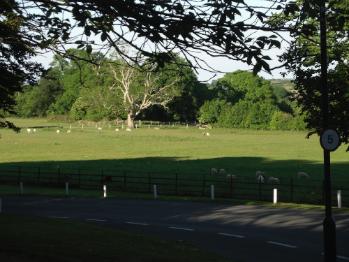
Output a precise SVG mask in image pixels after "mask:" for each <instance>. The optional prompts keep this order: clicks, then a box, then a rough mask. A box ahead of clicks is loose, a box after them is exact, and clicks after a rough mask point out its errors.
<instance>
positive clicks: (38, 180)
mask: <svg viewBox="0 0 349 262" xmlns="http://www.w3.org/2000/svg"><path fill="white" fill-rule="evenodd" d="M40 177H41V168H40V167H38V177H37V183H38V184H40Z"/></svg>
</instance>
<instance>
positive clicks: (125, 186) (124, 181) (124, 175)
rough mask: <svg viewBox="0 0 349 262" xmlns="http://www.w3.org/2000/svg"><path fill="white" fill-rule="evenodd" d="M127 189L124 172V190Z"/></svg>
mask: <svg viewBox="0 0 349 262" xmlns="http://www.w3.org/2000/svg"><path fill="white" fill-rule="evenodd" d="M126 188H127V180H126V171H124V189H126Z"/></svg>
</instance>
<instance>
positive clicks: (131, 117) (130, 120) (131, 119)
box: [127, 112, 135, 128]
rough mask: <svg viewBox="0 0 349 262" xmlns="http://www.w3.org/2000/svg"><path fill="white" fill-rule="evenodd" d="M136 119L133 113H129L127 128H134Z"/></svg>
mask: <svg viewBox="0 0 349 262" xmlns="http://www.w3.org/2000/svg"><path fill="white" fill-rule="evenodd" d="M134 119H135V116H134V114H133V113H130V112H129V113H127V127H128V128H134V127H135V124H134Z"/></svg>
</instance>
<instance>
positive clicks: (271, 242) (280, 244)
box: [267, 241, 297, 248]
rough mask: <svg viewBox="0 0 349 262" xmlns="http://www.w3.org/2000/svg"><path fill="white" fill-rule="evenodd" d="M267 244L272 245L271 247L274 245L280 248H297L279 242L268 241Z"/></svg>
mask: <svg viewBox="0 0 349 262" xmlns="http://www.w3.org/2000/svg"><path fill="white" fill-rule="evenodd" d="M267 243H269V244H272V245H276V246H282V247H288V248H297V246H293V245H289V244H284V243H280V242H274V241H268V242H267Z"/></svg>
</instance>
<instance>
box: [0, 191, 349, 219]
mask: <svg viewBox="0 0 349 262" xmlns="http://www.w3.org/2000/svg"><path fill="white" fill-rule="evenodd" d="M1 196H22V197H26V196H42V197H56V198H99V199H103V193H102V191H97V190H84V189H73V190H71V191H70V192H69V195H68V196H66V195H65V191H64V190H63V189H60V188H40V187H33V186H32V187H28V188H27V189H26V190H25V192H24V193H23V194H22V195H20V192H19V189H18V187H15V186H9V185H0V197H1ZM113 198H116V199H135V200H137V199H139V200H153V201H192V202H204V203H216V204H227V205H251V206H265V207H270V208H277V209H281V208H285V209H302V210H319V211H322V210H324V209H325V208H324V206H323V205H312V204H302V203H287V202H278V203H277V204H273V203H272V196H271V197H270V201H256V200H251V199H234V198H215V199H214V200H211V199H210V197H202V196H173V195H158V196H157V199H156V200H155V199H154V196H153V194H151V193H131V192H121V191H120V192H116V191H112V192H110V193H108V195H107V198H105V200H106V201H108V199H113ZM333 212H334V213H343V212H345V213H349V208H348V207H342V208H340V209H339V208H337V207H336V206H333Z"/></svg>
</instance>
